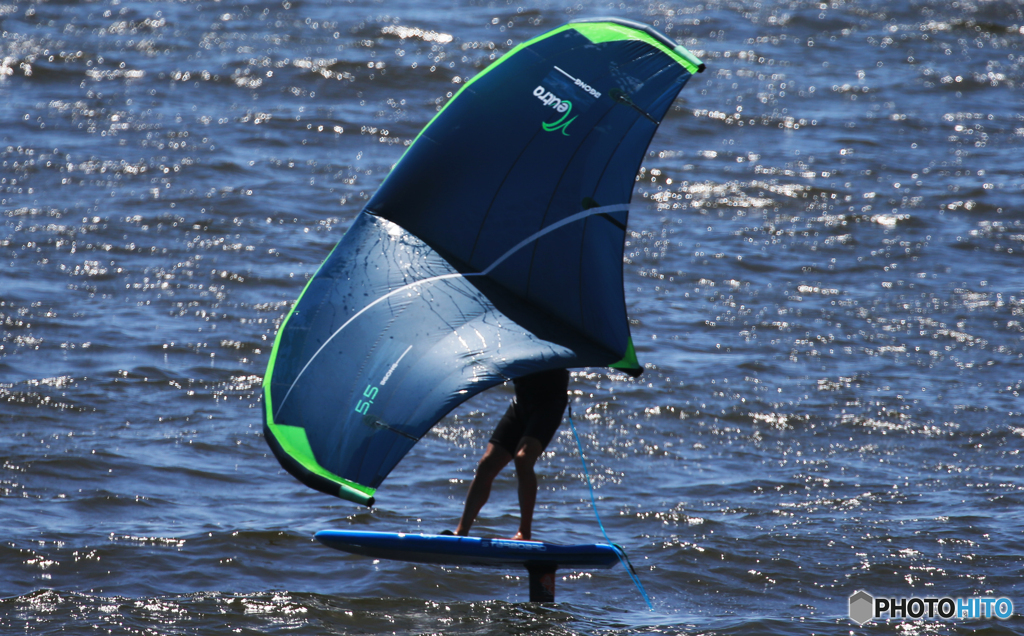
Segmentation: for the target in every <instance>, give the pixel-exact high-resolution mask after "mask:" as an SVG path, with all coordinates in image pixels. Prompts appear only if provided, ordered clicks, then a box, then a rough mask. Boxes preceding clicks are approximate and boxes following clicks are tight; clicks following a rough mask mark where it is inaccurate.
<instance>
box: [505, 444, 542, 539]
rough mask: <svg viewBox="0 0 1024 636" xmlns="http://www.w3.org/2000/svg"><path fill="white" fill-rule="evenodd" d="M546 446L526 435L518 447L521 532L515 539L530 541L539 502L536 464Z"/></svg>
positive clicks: (516, 458) (517, 464) (517, 471)
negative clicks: (534, 510)
mask: <svg viewBox="0 0 1024 636" xmlns="http://www.w3.org/2000/svg"><path fill="white" fill-rule="evenodd" d="M543 452H544V447H542V446H541V444H540V442H539V441H537V440H536V439H534V438H533V437H524V438H523V439H522V441H520V442H519V448H518V449H516V456H515V461H516V478H517V479H518V480H519V532H517V533H516V536H514V537H512V538H513V539H522V540H524V541H529V540H530V536H531V533H532V531H533V508H534V506H535V505H536V504H537V473H536V472H534V469H533V467H534V465H535V464H536V463H537V460H538V459H539V458H540V456H541V454H542V453H543Z"/></svg>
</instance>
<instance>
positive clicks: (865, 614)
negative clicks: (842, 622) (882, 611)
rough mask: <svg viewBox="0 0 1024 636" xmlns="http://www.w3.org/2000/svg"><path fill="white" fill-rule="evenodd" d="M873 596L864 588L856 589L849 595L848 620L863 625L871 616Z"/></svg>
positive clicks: (873, 604)
mask: <svg viewBox="0 0 1024 636" xmlns="http://www.w3.org/2000/svg"><path fill="white" fill-rule="evenodd" d="M874 609H875V597H873V596H871V595H870V594H868V593H867V592H865V591H864V590H857V591H856V592H854V593H853V594H851V595H850V620H851V621H853V622H854V623H857V624H858V625H863V624H864V623H866V622H868V621H869V620H871V619H872V618H874V615H875V612H874Z"/></svg>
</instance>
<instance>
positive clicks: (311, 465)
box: [267, 422, 376, 506]
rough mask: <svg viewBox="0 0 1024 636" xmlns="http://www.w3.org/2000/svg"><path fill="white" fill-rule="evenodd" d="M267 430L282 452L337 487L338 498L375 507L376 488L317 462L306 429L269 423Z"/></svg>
mask: <svg viewBox="0 0 1024 636" xmlns="http://www.w3.org/2000/svg"><path fill="white" fill-rule="evenodd" d="M267 428H268V429H270V433H271V435H273V436H274V439H275V440H276V441H277V443H278V444H279V445H280V446H281V450H283V451H284V452H285V453H286V454H287V455H288V456H289V457H291V458H292V459H293V460H295V461H296V462H298V463H299V465H301V466H302V467H303V468H305V469H306V470H308V471H309V472H311V473H313V474H314V475H317V476H319V477H322V478H323V479H326V480H327V481H329V482H331V483H332V484H334V485H336V486H337V487H338V491H337V493H334V494H336V495H337V496H338V497H341V498H342V499H347V500H348V501H351V502H354V503H357V504H362V505H364V506H372V505H373V501H374V497H373V494H374V493H375V492H376V489H375V488H370V487H369V486H363V485H362V484H357V483H355V482H353V481H349V480H348V479H344V478H342V477H339V476H337V475H335V474H334V473H332V472H331V471H329V470H327V469H326V468H324V467H323V466H321V465H320V463H319V462H317V461H316V457H315V456H314V455H313V448H312V447H311V446H310V444H309V438H308V437H306V429H304V428H302V427H301V426H288V425H286V424H274V423H272V422H267Z"/></svg>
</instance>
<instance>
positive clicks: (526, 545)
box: [315, 530, 619, 570]
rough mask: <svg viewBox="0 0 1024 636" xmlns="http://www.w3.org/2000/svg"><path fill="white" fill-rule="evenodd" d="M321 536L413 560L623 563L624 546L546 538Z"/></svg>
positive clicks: (351, 548)
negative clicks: (620, 558)
mask: <svg viewBox="0 0 1024 636" xmlns="http://www.w3.org/2000/svg"><path fill="white" fill-rule="evenodd" d="M315 536H316V539H317V540H318V541H320V543H323V544H324V545H326V546H329V547H332V548H335V549H337V550H342V551H344V552H350V553H352V554H360V555H363V556H368V557H373V558H377V559H392V560H395V561H411V562H413V563H434V564H440V565H473V566H483V567H499V568H500V567H514V566H518V567H523V566H526V567H536V566H543V567H547V568H550V569H556V568H559V569H560V568H566V569H581V570H583V569H606V568H610V567H612V566H613V565H615V564H617V563H618V562H619V553H618V548H616V547H614V546H610V545H607V544H600V543H588V544H579V545H561V544H558V543H548V542H546V541H513V540H511V539H489V538H485V537H457V536H452V535H441V534H409V533H404V532H364V531H360V530H321V531H320V532H317V533H316V535H315Z"/></svg>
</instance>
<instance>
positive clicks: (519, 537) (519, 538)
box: [512, 532, 530, 541]
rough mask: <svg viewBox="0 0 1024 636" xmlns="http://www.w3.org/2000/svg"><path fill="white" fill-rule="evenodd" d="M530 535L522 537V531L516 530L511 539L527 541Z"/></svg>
mask: <svg viewBox="0 0 1024 636" xmlns="http://www.w3.org/2000/svg"><path fill="white" fill-rule="evenodd" d="M529 540H530V537H524V536H523V533H522V532H517V533H516V535H515V536H514V537H512V541H529Z"/></svg>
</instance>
